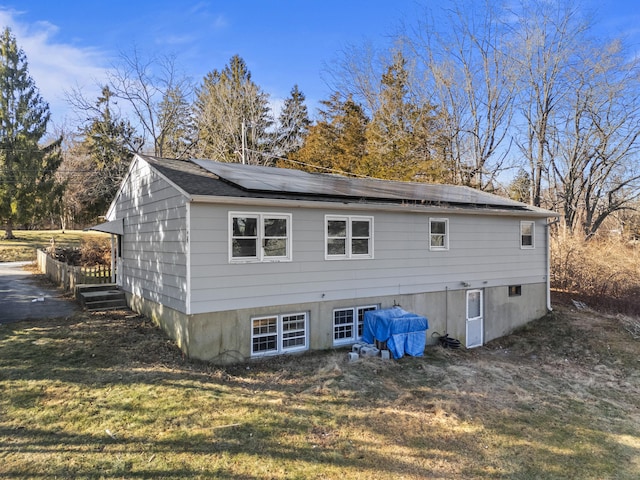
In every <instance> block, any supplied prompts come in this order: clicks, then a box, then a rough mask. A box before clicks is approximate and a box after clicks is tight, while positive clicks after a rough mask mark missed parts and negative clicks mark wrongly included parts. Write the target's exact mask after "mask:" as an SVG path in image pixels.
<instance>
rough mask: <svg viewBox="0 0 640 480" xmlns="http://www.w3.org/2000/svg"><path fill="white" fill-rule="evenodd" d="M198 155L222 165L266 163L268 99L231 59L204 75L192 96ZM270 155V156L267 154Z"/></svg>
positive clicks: (240, 61)
mask: <svg viewBox="0 0 640 480" xmlns="http://www.w3.org/2000/svg"><path fill="white" fill-rule="evenodd" d="M196 96H197V98H196V103H195V111H196V124H197V129H198V134H199V138H198V154H199V155H200V156H202V157H207V158H213V159H214V160H218V161H223V162H240V161H243V160H244V161H246V163H249V164H266V163H270V162H271V160H270V157H267V156H265V155H264V154H263V153H265V152H267V151H269V150H270V149H271V144H272V138H271V137H272V135H270V134H269V128H270V127H271V126H272V124H273V121H272V120H271V118H270V111H269V106H268V95H267V94H266V93H264V92H263V91H262V90H261V89H260V87H258V85H256V84H255V83H254V82H253V80H251V72H249V70H248V69H247V65H246V63H245V62H244V60H243V59H242V58H240V57H239V56H238V55H235V56H233V57H232V58H231V60H230V62H229V65H226V66H225V68H224V69H223V70H222V71H218V70H213V71H212V72H210V73H208V74H207V75H206V76H205V78H204V80H203V84H202V86H201V87H200V88H199V89H198V91H197V92H196ZM269 153H271V152H269Z"/></svg>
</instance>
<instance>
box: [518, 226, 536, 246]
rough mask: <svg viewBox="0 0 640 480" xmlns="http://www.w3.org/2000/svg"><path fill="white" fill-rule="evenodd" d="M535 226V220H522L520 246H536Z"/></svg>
mask: <svg viewBox="0 0 640 480" xmlns="http://www.w3.org/2000/svg"><path fill="white" fill-rule="evenodd" d="M535 227H536V224H535V223H534V222H525V221H522V222H520V248H535V244H534V241H533V237H534V233H535Z"/></svg>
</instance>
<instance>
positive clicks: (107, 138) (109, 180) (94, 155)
mask: <svg viewBox="0 0 640 480" xmlns="http://www.w3.org/2000/svg"><path fill="white" fill-rule="evenodd" d="M112 95H113V93H112V92H111V90H110V89H109V87H104V88H103V89H102V95H101V96H100V97H98V100H97V102H96V110H97V111H98V112H100V113H99V115H98V116H97V117H96V118H94V119H93V120H91V122H90V123H89V124H88V125H87V126H86V127H85V128H84V129H83V130H82V135H83V137H84V138H83V140H82V141H81V143H80V145H79V146H78V148H77V154H79V156H80V157H81V158H82V163H83V164H84V169H83V170H85V171H86V172H87V173H86V175H85V176H84V177H83V179H82V184H83V188H82V189H81V190H80V191H79V195H80V196H81V198H82V205H83V211H82V212H81V215H80V218H82V219H84V220H93V219H95V217H97V216H98V215H103V214H104V213H105V211H106V209H107V207H108V206H109V204H110V203H111V201H112V200H113V197H114V196H115V194H116V192H117V191H118V188H119V187H120V183H121V182H122V179H123V178H124V176H125V174H126V172H127V170H128V168H129V165H130V163H131V159H132V158H133V153H132V152H134V151H137V150H138V147H139V145H141V144H142V140H141V139H139V138H137V137H136V135H135V131H134V128H133V127H132V126H131V125H130V124H129V122H128V121H127V120H124V119H119V118H117V117H116V116H114V115H113V113H112V111H111V107H110V105H111V98H112Z"/></svg>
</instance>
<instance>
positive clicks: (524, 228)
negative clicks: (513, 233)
mask: <svg viewBox="0 0 640 480" xmlns="http://www.w3.org/2000/svg"><path fill="white" fill-rule="evenodd" d="M520 228H521V232H522V235H532V234H533V223H522V224H520Z"/></svg>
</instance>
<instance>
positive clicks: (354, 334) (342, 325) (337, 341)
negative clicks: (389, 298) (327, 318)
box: [333, 305, 378, 345]
mask: <svg viewBox="0 0 640 480" xmlns="http://www.w3.org/2000/svg"><path fill="white" fill-rule="evenodd" d="M377 309H378V306H377V305H367V306H364V307H353V308H339V309H336V310H334V311H333V344H334V345H345V344H349V343H355V342H356V341H358V340H359V339H361V338H362V330H363V328H364V314H365V313H366V312H369V311H371V310H377Z"/></svg>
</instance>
